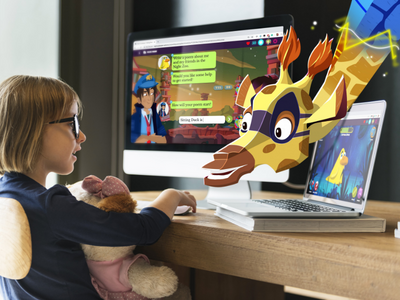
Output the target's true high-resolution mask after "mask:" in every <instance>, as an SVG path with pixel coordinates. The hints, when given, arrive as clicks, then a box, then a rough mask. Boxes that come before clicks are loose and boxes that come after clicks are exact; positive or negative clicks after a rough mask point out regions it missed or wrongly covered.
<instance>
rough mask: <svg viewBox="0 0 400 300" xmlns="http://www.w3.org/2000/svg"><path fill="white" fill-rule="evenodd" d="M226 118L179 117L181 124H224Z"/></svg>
mask: <svg viewBox="0 0 400 300" xmlns="http://www.w3.org/2000/svg"><path fill="white" fill-rule="evenodd" d="M224 123H225V116H201V117H200V116H199V117H179V124H224Z"/></svg>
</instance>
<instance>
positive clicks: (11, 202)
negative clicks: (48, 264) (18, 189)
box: [0, 197, 32, 279]
mask: <svg viewBox="0 0 400 300" xmlns="http://www.w3.org/2000/svg"><path fill="white" fill-rule="evenodd" d="M0 245H1V246H0V276H3V277H6V278H10V279H22V278H24V277H25V276H26V275H27V274H28V272H29V269H30V268H31V263H32V241H31V230H30V227H29V222H28V218H27V216H26V214H25V211H24V209H23V208H22V206H21V204H20V203H19V202H18V201H17V200H15V199H11V198H2V197H0Z"/></svg>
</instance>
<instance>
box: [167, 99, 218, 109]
mask: <svg viewBox="0 0 400 300" xmlns="http://www.w3.org/2000/svg"><path fill="white" fill-rule="evenodd" d="M212 107H213V102H212V100H199V101H178V102H175V101H174V102H172V103H171V109H195V108H200V109H203V108H212Z"/></svg>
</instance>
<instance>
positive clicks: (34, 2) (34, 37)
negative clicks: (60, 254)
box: [0, 0, 59, 186]
mask: <svg viewBox="0 0 400 300" xmlns="http://www.w3.org/2000/svg"><path fill="white" fill-rule="evenodd" d="M58 58H59V0H0V82H1V81H3V80H4V79H6V78H8V77H10V76H12V75H16V74H27V75H41V76H49V77H56V78H57V77H58V74H59V59H58ZM56 179H57V177H56V175H55V174H51V175H49V177H48V179H47V185H48V186H51V185H53V184H54V183H56Z"/></svg>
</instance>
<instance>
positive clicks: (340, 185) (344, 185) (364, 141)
mask: <svg viewBox="0 0 400 300" xmlns="http://www.w3.org/2000/svg"><path fill="white" fill-rule="evenodd" d="M379 120H380V119H379V115H370V116H368V117H365V118H360V119H352V120H342V121H340V122H339V123H338V124H337V125H336V126H335V128H333V129H332V131H331V132H330V133H329V134H328V135H327V136H325V137H324V138H323V139H321V140H320V141H319V142H318V144H317V145H316V146H317V147H318V148H317V150H316V153H315V159H314V163H313V166H312V169H311V176H310V180H309V183H308V189H307V193H308V194H311V195H316V196H322V197H328V198H333V199H339V200H343V201H348V202H354V203H356V204H361V202H362V200H363V199H362V197H363V192H364V189H365V184H366V180H367V176H368V170H369V166H370V163H371V158H372V152H373V149H374V143H375V136H376V131H377V128H378V126H379V125H380V124H379Z"/></svg>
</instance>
